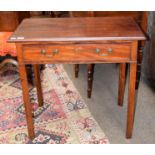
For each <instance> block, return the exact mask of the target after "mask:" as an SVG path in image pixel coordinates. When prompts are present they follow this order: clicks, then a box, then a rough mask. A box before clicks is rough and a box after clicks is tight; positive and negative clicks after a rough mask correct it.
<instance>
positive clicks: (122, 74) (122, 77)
mask: <svg viewBox="0 0 155 155" xmlns="http://www.w3.org/2000/svg"><path fill="white" fill-rule="evenodd" d="M125 81H126V64H125V63H121V64H120V66H119V85H118V105H119V106H123V99H124V92H125Z"/></svg>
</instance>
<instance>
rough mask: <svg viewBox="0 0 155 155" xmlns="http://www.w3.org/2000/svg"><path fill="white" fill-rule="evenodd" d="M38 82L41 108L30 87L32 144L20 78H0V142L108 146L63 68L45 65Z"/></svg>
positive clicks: (8, 75)
mask: <svg viewBox="0 0 155 155" xmlns="http://www.w3.org/2000/svg"><path fill="white" fill-rule="evenodd" d="M41 79H42V87H43V93H44V94H43V95H44V106H43V107H38V103H37V97H36V88H34V87H32V86H31V85H30V87H29V88H30V99H31V103H32V107H33V111H34V122H35V134H36V137H35V139H34V140H32V141H31V140H29V138H28V135H27V126H26V120H25V111H24V107H23V99H22V90H21V85H20V80H19V75H18V74H17V73H10V72H8V73H5V74H4V73H2V74H1V75H0V143H7V144H8V143H29V144H75V143H84V144H86V143H88V144H94V143H95V144H98V143H100V144H106V143H109V141H108V139H107V137H106V136H105V134H104V132H103V131H102V130H101V128H100V127H99V125H98V124H97V122H96V121H95V120H94V118H93V117H92V115H91V114H90V112H89V110H88V108H87V106H86V104H85V103H84V101H83V99H82V98H81V96H80V94H79V93H78V91H77V90H76V88H75V87H74V85H73V83H72V82H71V80H70V79H69V77H68V75H67V73H66V72H65V70H64V68H63V66H62V65H47V66H46V68H45V70H44V71H43V72H42V75H41Z"/></svg>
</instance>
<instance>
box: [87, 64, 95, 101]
mask: <svg viewBox="0 0 155 155" xmlns="http://www.w3.org/2000/svg"><path fill="white" fill-rule="evenodd" d="M87 74H88V90H87V96H88V98H91V93H92V86H93V74H94V64H88V65H87Z"/></svg>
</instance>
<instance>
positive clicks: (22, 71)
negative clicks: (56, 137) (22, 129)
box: [19, 65, 35, 139]
mask: <svg viewBox="0 0 155 155" xmlns="http://www.w3.org/2000/svg"><path fill="white" fill-rule="evenodd" d="M19 73H20V79H21V85H22V90H23V91H22V92H23V101H24V107H25V113H26V120H27V127H28V135H29V138H30V139H33V138H34V137H35V134H34V125H33V117H32V107H31V104H30V99H29V88H28V80H27V73H26V68H25V65H19Z"/></svg>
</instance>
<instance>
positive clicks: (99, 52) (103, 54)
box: [95, 48, 113, 56]
mask: <svg viewBox="0 0 155 155" xmlns="http://www.w3.org/2000/svg"><path fill="white" fill-rule="evenodd" d="M95 52H96V53H97V54H99V55H100V56H108V55H109V54H110V53H112V52H113V49H112V48H109V49H108V50H107V52H108V53H101V49H99V48H96V49H95Z"/></svg>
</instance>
